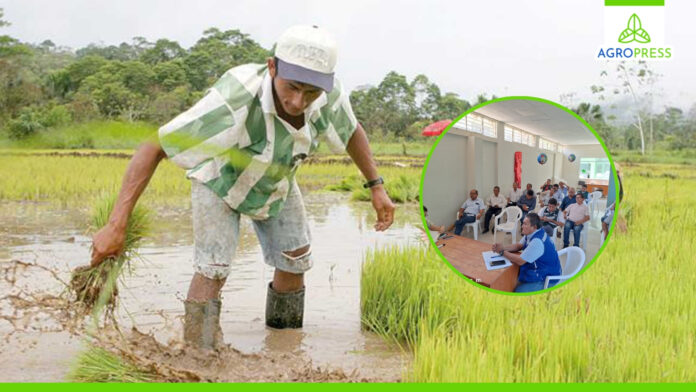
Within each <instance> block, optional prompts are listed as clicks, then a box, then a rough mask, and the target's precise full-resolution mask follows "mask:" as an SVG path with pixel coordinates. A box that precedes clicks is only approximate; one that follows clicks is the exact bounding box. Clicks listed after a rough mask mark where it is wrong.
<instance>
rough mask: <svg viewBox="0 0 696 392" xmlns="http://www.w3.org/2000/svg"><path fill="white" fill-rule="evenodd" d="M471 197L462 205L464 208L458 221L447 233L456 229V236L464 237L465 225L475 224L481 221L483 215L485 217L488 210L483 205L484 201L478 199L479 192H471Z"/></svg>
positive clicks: (458, 216)
mask: <svg viewBox="0 0 696 392" xmlns="http://www.w3.org/2000/svg"><path fill="white" fill-rule="evenodd" d="M469 197H470V199H466V201H465V202H464V204H462V207H461V208H460V209H459V212H458V213H457V221H456V222H454V224H453V225H452V226H450V227H449V229H448V230H447V231H450V230H452V228H454V234H456V235H462V230H463V229H464V225H466V224H467V223H474V222H476V221H477V220H479V219H481V215H483V211H484V210H485V209H486V207H485V206H484V205H483V201H481V199H479V198H478V191H477V190H476V189H472V190H471V192H469Z"/></svg>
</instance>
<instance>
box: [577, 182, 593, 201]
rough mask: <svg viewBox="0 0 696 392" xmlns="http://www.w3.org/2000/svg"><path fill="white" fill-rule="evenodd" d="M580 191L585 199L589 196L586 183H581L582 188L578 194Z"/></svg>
mask: <svg viewBox="0 0 696 392" xmlns="http://www.w3.org/2000/svg"><path fill="white" fill-rule="evenodd" d="M580 193H582V199H583V200H587V198H588V197H589V195H590V194H589V192H587V184H582V190H581V191H580V192H578V194H580Z"/></svg>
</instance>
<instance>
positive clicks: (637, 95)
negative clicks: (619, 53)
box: [590, 60, 661, 155]
mask: <svg viewBox="0 0 696 392" xmlns="http://www.w3.org/2000/svg"><path fill="white" fill-rule="evenodd" d="M600 76H601V77H609V74H608V72H607V71H602V72H601V73H600ZM613 76H614V77H615V78H616V80H617V81H618V85H614V86H611V81H609V83H606V85H607V86H606V87H605V86H597V85H593V86H591V88H590V89H591V91H592V93H593V94H597V95H599V99H600V100H604V99H605V95H604V94H605V93H606V91H607V90H610V91H611V93H612V94H614V95H621V94H623V95H624V96H627V97H629V99H630V101H631V103H632V106H633V107H632V111H633V117H634V121H635V122H634V124H633V126H634V127H635V128H636V129H637V130H638V133H639V136H640V153H641V155H645V131H646V129H645V125H646V122H647V123H648V127H649V130H650V142H651V146H652V142H653V140H654V138H653V122H652V120H653V113H652V111H653V107H652V106H653V97H654V95H655V86H656V84H657V82H658V80H659V78H660V76H661V75H660V74H657V73H655V72H654V71H652V70H651V69H650V68H649V67H648V63H647V62H646V61H644V60H641V61H638V62H637V63H627V62H626V61H625V60H624V61H621V62H620V63H619V64H618V65H617V66H616V68H615V73H614V75H613Z"/></svg>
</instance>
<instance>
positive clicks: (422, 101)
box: [411, 74, 441, 120]
mask: <svg viewBox="0 0 696 392" xmlns="http://www.w3.org/2000/svg"><path fill="white" fill-rule="evenodd" d="M411 88H412V89H413V92H414V94H415V106H416V114H417V116H418V118H421V119H428V120H435V117H436V114H437V110H438V106H439V102H440V99H441V96H440V88H439V87H438V86H437V85H436V84H435V83H430V81H429V80H428V77H427V76H425V75H422V74H421V75H418V76H416V77H415V78H414V79H413V80H412V81H411Z"/></svg>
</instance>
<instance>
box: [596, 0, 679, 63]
mask: <svg viewBox="0 0 696 392" xmlns="http://www.w3.org/2000/svg"><path fill="white" fill-rule="evenodd" d="M609 3H612V4H609ZM623 3H625V2H623ZM629 3H633V2H629ZM658 3H661V4H662V5H661V6H630V7H629V6H618V7H617V6H607V7H605V12H604V42H605V45H604V46H602V47H600V48H599V50H598V51H597V52H596V53H597V54H596V58H597V59H600V60H605V59H636V60H666V59H670V58H671V57H672V54H673V52H672V48H671V47H668V46H665V45H664V6H663V5H664V3H663V2H658ZM606 5H624V4H614V2H610V1H608V0H607V4H606ZM630 5H633V4H630ZM657 5H660V4H657Z"/></svg>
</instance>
